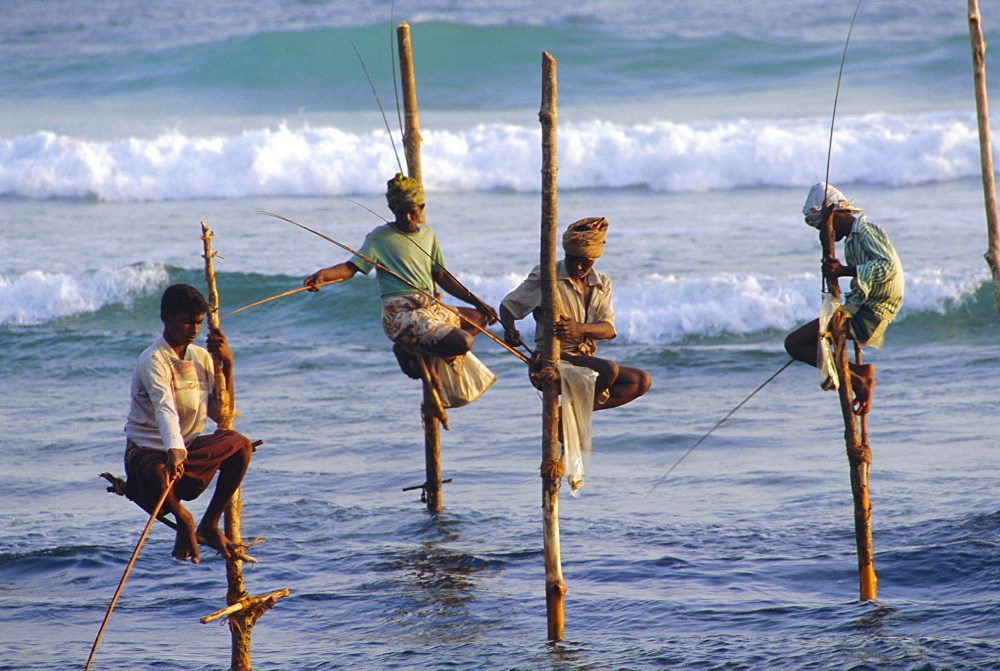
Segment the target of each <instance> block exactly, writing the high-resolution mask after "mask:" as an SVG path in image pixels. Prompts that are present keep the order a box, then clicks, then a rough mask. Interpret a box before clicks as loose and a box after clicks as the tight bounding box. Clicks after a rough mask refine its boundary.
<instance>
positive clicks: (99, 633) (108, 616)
mask: <svg viewBox="0 0 1000 671" xmlns="http://www.w3.org/2000/svg"><path fill="white" fill-rule="evenodd" d="M174 480H175V479H173V478H171V479H170V481H169V482H167V486H166V487H164V488H163V494H162V495H161V496H160V500H159V501H158V502H157V503H156V506H155V507H154V508H153V512H152V513H150V515H149V519H148V520H147V521H146V528H144V529H143V530H142V535H141V536H139V542H138V543H136V544H135V550H133V551H132V557H131V559H129V560H128V564H127V565H126V566H125V572H124V573H123V574H122V579H121V580H119V581H118V589H116V590H115V595H114V596H113V597H111V604H110V605H109V606H108V612H107V613H105V614H104V621H103V622H101V628H100V629H99V630H98V631H97V638H95V639H94V645H93V646H92V647H91V648H90V656H89V657H87V664H86V665H85V666H84V667H83V671H87V669H89V668H90V663H91V662H92V661H93V660H94V654H95V653H96V652H97V646H98V644H99V643H100V642H101V636H103V635H104V628H105V627H106V626H107V624H108V620H110V619H111V611H113V610H114V609H115V604H116V603H117V602H118V597H119V596H120V595H121V593H122V588H124V587H125V581H126V580H128V574H129V573H131V572H132V566H134V565H135V560H136V559H137V558H138V557H139V550H141V549H142V544H143V543H145V542H146V536H148V535H149V530H150V529H151V528H152V527H153V522H155V521H156V518H157V516H158V515H159V514H160V509H161V508H162V507H163V503H164V501H166V500H167V495H168V494H169V493H170V489H171V487H173V486H174Z"/></svg>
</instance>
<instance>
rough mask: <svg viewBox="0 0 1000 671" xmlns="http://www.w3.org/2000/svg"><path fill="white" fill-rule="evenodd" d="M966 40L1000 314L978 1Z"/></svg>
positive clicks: (999, 245)
mask: <svg viewBox="0 0 1000 671" xmlns="http://www.w3.org/2000/svg"><path fill="white" fill-rule="evenodd" d="M969 39H970V41H971V42H972V80H973V84H974V85H975V89H976V119H977V121H978V124H979V162H980V165H981V171H982V174H983V197H984V199H985V201H986V233H987V235H988V237H989V248H988V249H987V250H986V254H984V257H985V258H986V264H987V265H988V266H989V267H990V272H991V273H992V274H993V299H994V301H995V302H996V304H997V311H998V312H1000V226H998V224H997V191H996V185H995V183H994V178H993V150H992V149H991V148H990V112H989V106H988V104H987V97H986V42H985V41H984V40H983V28H982V25H981V21H980V17H979V0H969Z"/></svg>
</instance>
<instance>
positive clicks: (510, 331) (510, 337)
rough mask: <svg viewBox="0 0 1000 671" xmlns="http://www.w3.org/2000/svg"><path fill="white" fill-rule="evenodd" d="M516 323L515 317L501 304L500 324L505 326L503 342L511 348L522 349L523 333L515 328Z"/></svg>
mask: <svg viewBox="0 0 1000 671" xmlns="http://www.w3.org/2000/svg"><path fill="white" fill-rule="evenodd" d="M516 322H517V320H516V319H514V315H512V314H511V313H510V310H508V309H507V308H505V307H504V305H503V303H501V304H500V324H501V325H502V326H503V341H504V342H505V343H507V344H508V345H510V346H511V347H521V346H523V345H524V343H523V342H522V341H521V332H520V331H518V330H517V327H516V326H514V324H515V323H516Z"/></svg>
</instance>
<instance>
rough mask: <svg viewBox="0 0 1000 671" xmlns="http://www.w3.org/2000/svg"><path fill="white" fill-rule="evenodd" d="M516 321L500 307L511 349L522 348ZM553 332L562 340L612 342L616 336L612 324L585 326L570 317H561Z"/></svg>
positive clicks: (504, 332) (504, 337) (502, 321)
mask: <svg viewBox="0 0 1000 671" xmlns="http://www.w3.org/2000/svg"><path fill="white" fill-rule="evenodd" d="M515 322H516V320H515V319H514V315H512V314H511V313H510V312H509V311H508V310H507V308H505V307H504V306H503V305H502V304H501V305H500V324H501V325H503V339H504V342H506V343H507V344H508V345H510V346H511V347H520V346H521V345H522V344H523V343H522V342H521V333H520V332H519V331H518V330H517V328H516V327H515V326H514V324H515ZM552 332H553V333H554V334H555V336H556V338H559V339H560V340H569V339H578V338H582V337H584V336H590V337H591V338H593V339H595V340H611V339H613V338H614V337H615V336H616V333H615V327H614V325H613V324H611V322H597V323H596V324H585V323H583V322H578V321H576V320H575V319H570V318H569V317H561V318H560V319H559V320H557V321H556V323H555V324H554V325H553V327H552Z"/></svg>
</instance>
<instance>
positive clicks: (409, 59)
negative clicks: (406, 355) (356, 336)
mask: <svg viewBox="0 0 1000 671" xmlns="http://www.w3.org/2000/svg"><path fill="white" fill-rule="evenodd" d="M396 38H397V41H398V44H399V79H400V86H401V87H402V89H403V109H404V112H405V117H406V130H405V131H404V132H403V151H404V153H405V154H406V171H407V172H408V173H409V176H410V178H411V179H415V180H417V181H418V182H420V184H421V185H423V183H424V175H423V170H422V168H421V165H420V122H419V120H418V119H419V117H418V113H417V80H416V77H415V75H414V73H413V45H412V43H411V41H410V26H408V25H407V24H405V23H401V24H399V26H398V27H397V28H396ZM420 219H421V221H422V222H423V221H424V215H423V214H422V213H421V216H420ZM438 302H440V301H438ZM441 304H442V305H444V303H441ZM455 312H457V313H458V314H459V315H461V311H459V310H455ZM470 323H471V322H470ZM417 357H418V358H419V360H420V369H421V372H422V373H423V374H422V376H421V378H422V380H423V390H424V400H423V403H421V404H420V417H421V423H422V424H423V427H424V472H425V480H424V494H425V497H424V498H426V503H427V510H429V511H430V512H432V513H438V512H441V509H442V507H443V503H442V500H441V425H442V421H443V422H445V423H447V421H448V420H447V415H446V414H445V412H444V408H443V407H442V406H441V399H440V398H439V397H438V393H437V389H435V388H434V383H433V381H432V380H431V375H430V371H429V370H428V367H427V362H426V361H425V360H424V357H423V355H422V354H418V355H417ZM445 426H446V427H447V424H445Z"/></svg>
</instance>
